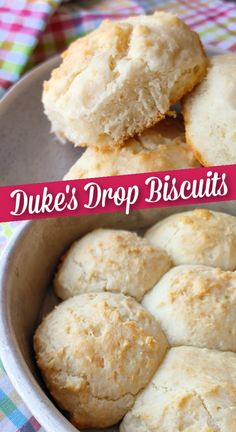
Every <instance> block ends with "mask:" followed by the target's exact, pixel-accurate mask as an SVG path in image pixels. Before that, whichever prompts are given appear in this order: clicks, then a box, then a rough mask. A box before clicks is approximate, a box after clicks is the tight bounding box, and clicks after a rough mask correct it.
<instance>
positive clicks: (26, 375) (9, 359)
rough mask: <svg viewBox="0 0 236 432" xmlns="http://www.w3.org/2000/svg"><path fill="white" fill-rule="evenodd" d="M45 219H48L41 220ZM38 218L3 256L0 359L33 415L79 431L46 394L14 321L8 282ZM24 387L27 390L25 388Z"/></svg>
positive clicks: (46, 424)
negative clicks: (17, 254)
mask: <svg viewBox="0 0 236 432" xmlns="http://www.w3.org/2000/svg"><path fill="white" fill-rule="evenodd" d="M41 221H44V222H45V220H44V219H41V220H40V222H41ZM35 222H38V221H26V222H23V223H22V224H21V225H20V226H19V227H17V229H16V232H15V233H14V235H13V237H12V238H11V240H10V241H9V243H8V245H7V246H6V248H5V250H4V252H3V255H2V257H1V259H0V358H1V361H2V363H3V366H4V369H5V371H6V373H7V375H8V377H9V378H10V381H11V382H12V384H13V386H14V388H15V389H16V391H17V393H18V394H19V395H20V397H21V399H22V400H23V401H24V403H25V404H26V406H27V407H28V409H29V410H30V412H31V413H32V415H33V416H34V417H35V418H36V419H37V421H39V423H40V425H41V426H42V427H43V428H44V429H45V431H50V432H51V431H52V432H55V431H57V432H78V429H76V428H75V427H74V426H73V425H72V424H71V423H70V422H69V421H68V420H67V419H66V417H65V416H64V415H63V414H62V413H61V412H60V411H59V409H57V407H56V406H55V405H54V403H53V402H52V401H51V400H50V399H49V398H48V396H47V395H46V394H45V393H44V391H43V390H42V388H41V387H40V385H39V384H38V382H37V381H36V379H35V378H34V377H33V375H32V373H31V372H30V370H29V368H28V366H27V364H26V362H25V360H24V358H23V356H22V354H21V352H20V350H19V348H18V344H17V342H16V338H15V335H14V332H13V330H12V326H11V324H10V311H9V309H8V301H7V295H8V294H7V290H6V289H5V286H6V285H5V281H6V277H7V272H8V267H9V265H10V261H11V260H12V257H13V255H14V251H15V248H16V247H17V245H20V243H21V241H22V240H23V239H24V237H25V235H26V234H27V232H28V231H29V230H30V228H31V227H32V226H33V225H34V223H35ZM22 387H23V388H24V391H22Z"/></svg>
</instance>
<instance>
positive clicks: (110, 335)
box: [34, 209, 236, 432]
mask: <svg viewBox="0 0 236 432" xmlns="http://www.w3.org/2000/svg"><path fill="white" fill-rule="evenodd" d="M235 270H236V217H234V216H231V215H229V214H224V213H220V212H214V211H209V210H205V209H197V210H194V211H187V212H185V213H179V214H178V213H177V214H174V215H172V216H169V217H167V218H165V219H163V220H162V221H160V222H158V223H156V224H155V225H154V226H153V227H151V228H150V229H149V230H148V231H147V232H146V233H145V235H144V237H140V236H139V235H137V234H136V233H134V232H129V231H122V230H114V229H97V230H95V231H92V232H90V233H89V234H87V235H85V236H84V237H83V238H81V239H79V240H78V241H76V242H75V243H74V244H73V245H72V246H71V247H70V248H69V250H68V251H67V252H66V253H65V255H64V256H63V257H62V259H61V262H60V264H59V266H58V269H57V271H56V274H55V277H54V281H53V285H54V290H55V293H56V295H57V296H58V297H59V298H60V299H61V300H63V301H62V302H61V303H60V304H59V305H58V306H57V307H56V308H55V309H54V310H53V311H52V312H51V313H50V314H49V315H48V316H46V317H45V318H44V319H43V320H42V323H41V324H40V326H39V327H38V329H37V330H36V333H35V336H34V349H35V353H36V360H37V364H38V366H39V368H40V370H41V373H42V376H43V378H44V381H45V383H46V385H47V387H48V389H49V391H50V393H51V395H52V396H53V398H54V400H55V401H56V403H57V405H58V406H59V407H60V408H61V409H62V410H63V411H64V412H65V413H66V414H67V416H68V417H69V419H70V421H71V422H72V423H73V424H74V425H75V426H76V427H78V428H79V429H88V428H97V429H101V428H106V427H109V426H113V425H115V424H118V423H119V422H121V423H120V432H159V431H160V432H235V430H236V272H235Z"/></svg>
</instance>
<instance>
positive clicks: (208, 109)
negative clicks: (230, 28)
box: [183, 54, 236, 166]
mask: <svg viewBox="0 0 236 432" xmlns="http://www.w3.org/2000/svg"><path fill="white" fill-rule="evenodd" d="M235 95H236V55H235V54H227V55H220V56H215V57H212V59H211V63H210V68H209V70H208V74H207V76H206V78H205V79H204V81H203V82H202V83H201V84H200V85H199V86H197V88H196V89H194V91H193V92H192V93H191V94H190V95H189V96H187V97H186V98H185V102H184V105H183V114H184V119H185V125H186V139H187V143H188V144H189V145H190V146H191V148H192V149H193V151H194V154H195V156H196V158H197V159H198V160H199V161H200V163H201V164H202V165H204V166H210V165H226V164H235V163H236V96H235Z"/></svg>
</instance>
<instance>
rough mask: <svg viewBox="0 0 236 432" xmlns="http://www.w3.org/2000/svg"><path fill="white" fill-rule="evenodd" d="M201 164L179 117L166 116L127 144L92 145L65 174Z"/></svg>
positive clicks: (92, 174) (91, 174)
mask: <svg viewBox="0 0 236 432" xmlns="http://www.w3.org/2000/svg"><path fill="white" fill-rule="evenodd" d="M198 166H200V165H199V163H198V162H197V160H196V159H195V157H194V156H193V153H192V151H191V149H190V148H189V146H188V145H187V144H186V142H185V134H184V127H183V125H182V123H181V122H180V121H179V120H178V119H173V118H171V119H170V118H169V119H165V120H162V121H161V122H159V123H158V124H157V125H156V126H154V127H152V128H150V129H146V130H145V131H144V132H143V133H142V135H141V136H136V137H135V138H130V139H129V140H127V142H126V144H125V146H124V147H121V148H113V149H107V150H104V149H97V148H94V147H93V148H91V147H90V148H88V149H87V150H86V151H85V152H84V153H83V155H82V156H81V157H80V158H79V159H78V160H77V162H76V163H75V164H74V165H73V166H72V168H71V169H70V170H69V172H68V173H67V174H66V175H65V177H64V180H73V179H80V178H90V177H104V176H114V175H120V174H136V173H143V172H154V171H165V170H173V169H181V168H193V167H198Z"/></svg>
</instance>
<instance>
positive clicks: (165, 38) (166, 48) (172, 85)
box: [43, 12, 236, 180]
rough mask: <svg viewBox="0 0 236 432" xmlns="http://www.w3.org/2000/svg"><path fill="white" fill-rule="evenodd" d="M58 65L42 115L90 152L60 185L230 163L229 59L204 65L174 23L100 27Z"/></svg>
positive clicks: (196, 43)
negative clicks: (67, 181)
mask: <svg viewBox="0 0 236 432" xmlns="http://www.w3.org/2000/svg"><path fill="white" fill-rule="evenodd" d="M62 57H63V61H62V63H61V65H60V66H59V67H58V68H57V69H55V70H54V71H53V72H52V76H51V78H50V80H49V81H47V82H45V83H44V91H43V104H44V110H45V113H46V115H47V116H48V118H49V120H50V121H51V126H52V131H53V132H54V133H55V134H56V135H57V136H58V137H59V138H60V140H62V141H65V140H69V141H71V142H72V143H74V145H75V146H84V147H87V149H86V151H85V152H84V153H83V155H82V157H80V158H79V159H78V161H77V162H76V163H75V164H74V166H73V167H72V168H71V169H70V170H69V172H68V173H67V174H66V175H65V177H64V179H65V180H69V179H79V178H87V177H100V176H112V175H119V174H134V173H140V172H151V171H163V170H171V169H181V168H191V167H197V166H201V165H203V166H210V165H222V164H230V163H236V150H235V149H236V146H235V144H236V102H235V101H236V98H235V94H236V56H235V55H223V56H222V55H220V56H216V57H214V58H213V59H211V60H209V59H207V56H206V54H205V52H204V49H203V47H202V45H201V42H200V40H199V37H198V35H197V34H196V33H195V32H193V31H191V30H190V28H189V27H188V26H187V25H185V24H184V23H183V22H182V21H181V20H180V19H179V18H178V17H176V16H174V15H172V14H169V13H164V12H155V13H154V14H153V15H149V16H136V17H131V18H128V19H124V20H122V21H115V22H111V21H104V22H103V23H102V24H101V26H100V27H99V28H98V29H96V30H95V31H93V32H92V33H90V34H89V35H87V36H85V37H83V38H80V39H78V40H77V41H75V42H74V43H72V44H71V45H70V47H69V48H68V50H67V51H66V52H65V53H64V54H63V56H62ZM179 102H181V104H179V105H180V108H181V111H182V113H183V117H184V118H182V117H181V116H179V115H177V113H176V110H177V111H178V106H176V103H179ZM175 117H176V118H175ZM185 128H186V137H185Z"/></svg>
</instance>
